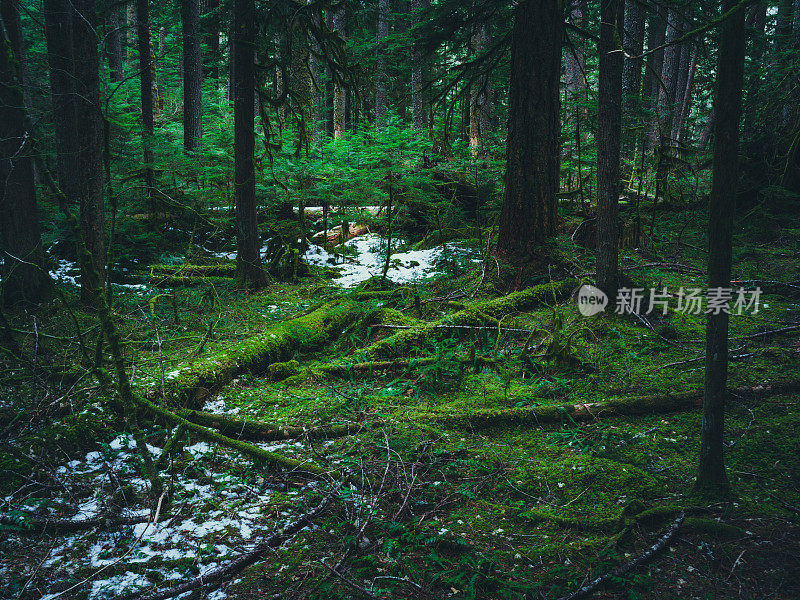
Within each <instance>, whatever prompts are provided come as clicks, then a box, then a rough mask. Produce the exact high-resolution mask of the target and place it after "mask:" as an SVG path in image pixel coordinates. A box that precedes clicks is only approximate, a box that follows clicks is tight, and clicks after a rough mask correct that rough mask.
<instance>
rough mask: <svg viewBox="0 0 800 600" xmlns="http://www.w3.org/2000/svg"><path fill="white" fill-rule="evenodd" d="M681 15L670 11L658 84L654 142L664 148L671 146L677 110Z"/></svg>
mask: <svg viewBox="0 0 800 600" xmlns="http://www.w3.org/2000/svg"><path fill="white" fill-rule="evenodd" d="M680 35H681V24H680V15H679V14H678V13H677V11H675V10H673V9H670V11H669V16H668V18H667V32H666V36H665V38H664V43H665V44H667V47H666V48H664V62H663V64H662V65H661V77H660V81H659V82H658V84H657V85H658V95H657V96H656V97H657V98H658V105H657V114H656V115H655V116H654V118H653V141H654V142H657V143H660V144H661V146H662V147H666V146H668V145H669V143H668V138H669V136H670V134H671V132H672V113H673V110H674V108H675V90H676V89H677V75H678V69H679V65H680V56H681V45H680V44H676V43H675V40H677V39H678V38H680Z"/></svg>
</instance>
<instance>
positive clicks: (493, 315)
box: [364, 279, 580, 358]
mask: <svg viewBox="0 0 800 600" xmlns="http://www.w3.org/2000/svg"><path fill="white" fill-rule="evenodd" d="M579 285H580V281H579V280H577V279H566V280H564V281H554V282H551V283H545V284H542V285H536V286H533V287H531V288H528V289H527V290H523V291H521V292H514V293H511V294H508V295H507V296H503V297H502V298H496V299H494V300H489V301H487V302H481V303H478V304H473V305H472V306H469V307H467V308H465V309H463V310H460V311H458V312H456V313H454V314H452V315H448V316H446V317H444V318H442V319H439V320H437V321H433V322H430V323H423V324H421V325H419V326H416V327H413V328H411V329H406V330H403V331H400V332H399V333H396V334H394V335H391V336H389V337H386V338H384V339H382V340H379V341H377V342H375V343H374V344H372V345H371V346H369V347H368V348H367V349H366V350H365V351H364V353H365V354H366V355H367V356H368V357H370V358H388V357H391V356H397V355H399V354H403V353H404V352H408V351H409V350H411V349H412V348H414V347H415V346H418V345H420V344H422V343H424V342H425V341H426V340H431V339H435V338H436V337H437V336H438V335H441V332H442V331H446V330H447V328H449V327H452V326H453V325H457V326H463V325H469V326H479V325H482V324H483V323H485V322H486V320H487V317H488V318H490V319H499V318H500V317H502V316H504V315H507V314H510V313H513V312H518V311H523V310H528V309H531V308H533V307H534V306H538V305H541V304H545V303H547V302H558V301H560V300H563V299H564V298H567V297H568V296H569V295H570V294H571V293H572V292H573V291H574V290H575V289H576V288H577V287H578V286H579ZM443 327H444V328H445V329H440V328H443Z"/></svg>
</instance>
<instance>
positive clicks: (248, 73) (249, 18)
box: [233, 0, 266, 286]
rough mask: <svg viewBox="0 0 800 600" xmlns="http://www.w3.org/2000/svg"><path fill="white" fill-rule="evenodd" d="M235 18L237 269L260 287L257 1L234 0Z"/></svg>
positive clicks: (264, 279)
mask: <svg viewBox="0 0 800 600" xmlns="http://www.w3.org/2000/svg"><path fill="white" fill-rule="evenodd" d="M233 21H234V26H233V35H234V38H233V45H234V51H233V55H234V57H235V68H234V75H235V80H234V82H233V86H234V101H233V112H234V117H233V125H234V186H235V198H236V248H237V252H236V270H237V271H238V273H239V277H240V278H241V279H242V281H243V282H245V283H248V284H253V285H256V286H260V285H263V284H264V283H265V282H266V276H265V275H264V270H263V269H262V268H261V257H260V255H259V252H260V244H259V237H258V220H257V216H256V171H255V163H254V152H255V131H254V127H255V114H254V111H253V108H254V106H253V102H254V96H255V2H254V0H235V5H234V14H233Z"/></svg>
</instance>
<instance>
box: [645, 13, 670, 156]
mask: <svg viewBox="0 0 800 600" xmlns="http://www.w3.org/2000/svg"><path fill="white" fill-rule="evenodd" d="M666 28H667V21H666V18H665V15H664V12H663V11H662V10H661V9H659V10H657V11H655V12H652V13H651V14H650V18H649V24H648V33H647V50H648V52H650V51H652V50H654V49H655V48H658V47H659V46H661V45H662V44H663V43H664V38H665V36H666ZM663 64H664V50H663V49H661V50H656V51H655V52H652V53H651V54H648V55H647V59H646V61H645V70H644V83H643V84H642V107H643V108H645V107H647V108H650V109H655V108H657V104H658V94H659V90H660V87H659V86H660V81H661V68H662V66H663ZM650 134H651V132H650V131H647V132H644V131H643V132H642V135H641V138H642V152H649V151H650V149H651V148H652V137H651V135H650Z"/></svg>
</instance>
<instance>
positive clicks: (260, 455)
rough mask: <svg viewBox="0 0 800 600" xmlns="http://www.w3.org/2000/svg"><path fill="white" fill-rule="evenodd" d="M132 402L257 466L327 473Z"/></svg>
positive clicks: (140, 400)
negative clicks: (253, 462) (241, 456)
mask: <svg viewBox="0 0 800 600" xmlns="http://www.w3.org/2000/svg"><path fill="white" fill-rule="evenodd" d="M134 401H135V402H136V403H137V404H138V405H139V406H141V407H142V408H143V409H145V410H146V411H147V412H149V413H150V414H151V415H152V416H154V417H158V418H161V419H164V420H166V421H168V422H169V423H172V424H173V425H178V426H180V425H182V426H183V428H184V429H185V430H186V431H187V432H189V433H190V434H192V435H195V436H197V437H199V438H200V439H202V440H204V441H206V442H214V443H217V444H220V445H221V446H225V447H226V448H230V449H231V450H236V451H237V452H240V453H242V454H244V455H245V456H249V457H250V458H252V459H253V460H254V461H255V462H256V463H258V464H262V465H278V466H281V467H284V468H285V469H288V470H289V471H294V472H302V473H311V474H314V475H325V474H327V473H328V471H326V470H325V469H323V468H322V467H319V466H317V465H315V464H314V463H311V462H308V461H300V460H295V459H293V458H288V457H286V456H283V455H281V454H277V453H275V452H269V451H267V450H264V449H262V448H259V447H258V446H255V445H254V444H248V443H247V442H243V441H241V440H234V439H232V438H229V437H228V436H225V435H222V434H221V433H218V432H216V431H214V430H213V429H209V428H208V427H203V426H202V425H199V424H198V423H193V422H192V421H189V420H187V419H185V418H184V417H182V416H180V415H178V414H176V413H174V412H172V411H170V410H167V409H166V408H164V407H162V406H158V405H156V404H154V403H152V402H150V401H149V400H147V399H145V398H142V397H140V396H134Z"/></svg>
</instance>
